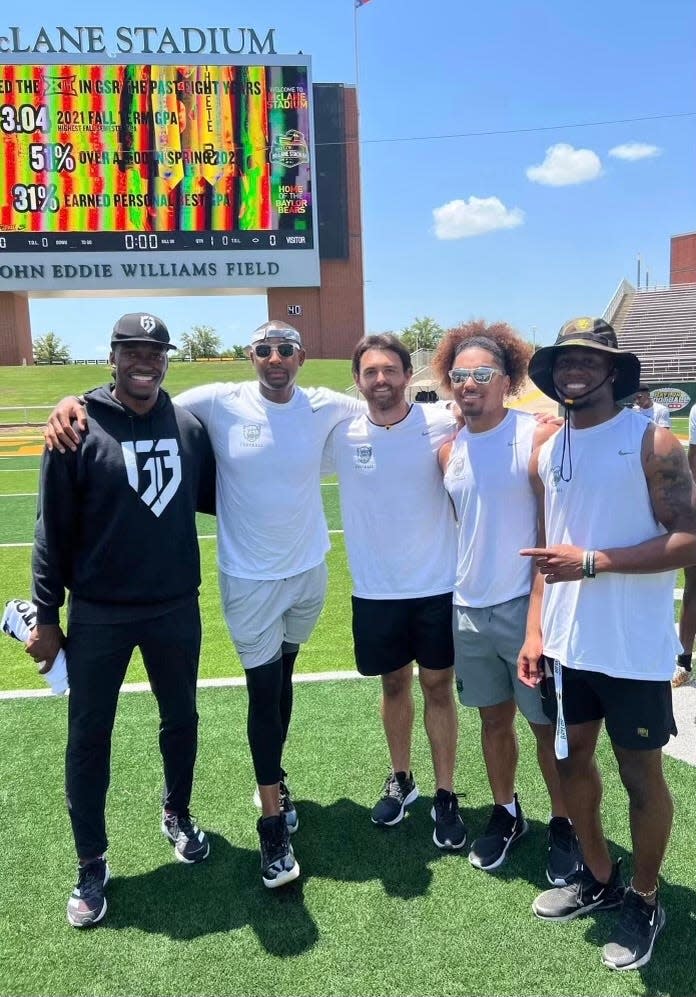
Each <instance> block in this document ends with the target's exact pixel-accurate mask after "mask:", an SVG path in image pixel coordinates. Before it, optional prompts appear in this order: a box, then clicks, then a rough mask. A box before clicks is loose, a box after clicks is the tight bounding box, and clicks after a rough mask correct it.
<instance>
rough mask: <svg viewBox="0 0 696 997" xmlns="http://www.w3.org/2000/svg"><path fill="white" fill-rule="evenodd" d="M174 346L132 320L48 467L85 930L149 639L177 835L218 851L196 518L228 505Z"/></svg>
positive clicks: (78, 908) (45, 493) (163, 331)
mask: <svg viewBox="0 0 696 997" xmlns="http://www.w3.org/2000/svg"><path fill="white" fill-rule="evenodd" d="M170 349H175V347H174V346H173V345H172V343H170V341H169V332H168V331H167V328H166V326H165V325H164V323H163V322H162V320H161V319H159V318H157V317H156V316H154V315H149V314H145V313H134V314H129V315H124V316H123V317H122V318H120V319H119V320H118V322H117V323H116V325H115V326H114V331H113V335H112V339H111V355H110V360H111V363H112V369H113V376H114V383H113V384H112V385H105V386H103V387H101V388H97V389H95V390H94V391H90V392H88V394H87V395H86V399H85V412H86V434H85V437H84V441H83V443H82V446H81V447H79V448H78V449H77V450H75V451H74V452H70V453H69V454H67V456H60V455H59V454H58V453H57V452H56V451H54V452H53V453H50V452H48V451H45V453H44V456H43V459H42V463H41V482H40V490H39V508H38V519H37V524H36V531H35V542H34V548H33V554H32V570H33V600H34V602H35V604H36V607H37V626H36V628H35V630H34V633H33V636H32V637H31V638H30V641H29V643H28V651H29V653H30V654H31V655H32V657H33V658H35V660H37V661H43V660H52V659H53V658H54V657H55V655H56V654H57V653H58V651H59V649H60V648H61V646H62V645H63V643H65V648H66V654H67V660H68V679H69V682H70V697H69V703H68V745H67V752H66V794H67V800H68V810H69V813H70V820H71V823H72V829H73V836H74V839H75V846H76V850H77V855H78V859H79V869H78V879H77V884H76V886H75V889H74V890H73V892H72V895H71V897H70V899H69V901H68V908H67V916H68V921H69V922H70V924H72V925H73V926H74V927H76V928H85V927H90V926H92V925H94V924H96V923H97V922H98V921H100V920H101V919H102V918H103V917H104V914H105V913H106V897H105V887H106V884H107V882H108V879H109V867H108V865H107V863H106V858H105V852H106V849H107V845H108V841H107V836H106V826H105V802H106V792H107V789H108V785H109V764H110V762H109V759H110V750H111V732H112V728H113V723H114V716H115V713H116V706H117V701H118V693H119V689H120V687H121V684H122V682H123V679H124V677H125V674H126V669H127V667H128V662H129V660H130V657H131V655H132V653H133V650H134V649H135V648H136V647H139V648H140V650H141V652H142V657H143V661H144V664H145V668H146V670H147V673H148V677H149V679H150V684H151V686H152V690H153V692H154V693H155V697H156V699H157V704H158V707H159V713H160V736H159V743H160V750H161V753H162V759H163V762H164V778H165V791H164V804H163V812H162V822H161V830H162V833H163V834H164V835H165V836H166V837H167V838H168V839H169V840H170V841H171V842H172V844H173V845H174V854H175V856H176V858H177V859H179V860H180V861H182V862H186V863H194V862H200V861H202V860H203V859H205V858H206V857H207V855H208V852H209V848H210V846H209V843H208V839H207V837H206V835H205V834H204V833H203V831H201V830H199V828H198V827H197V825H196V824H195V823H194V821H193V819H192V817H191V815H190V812H189V801H190V797H191V790H192V785H193V771H194V764H195V759H196V747H197V727H198V714H197V712H196V677H197V673H198V655H199V650H200V637H201V631H200V616H199V609H198V585H199V583H200V562H199V552H198V542H197V538H196V520H195V513H196V510H197V509H200V510H202V511H208V512H212V511H213V510H214V487H215V485H214V483H215V462H214V458H213V454H212V450H211V447H210V442H209V440H208V437H207V435H206V432H205V430H204V429H203V427H202V426H201V425H200V423H199V422H198V420H197V419H195V418H194V417H193V416H192V415H190V414H189V413H188V412H185V411H183V410H181V409H177V408H175V407H174V406H173V405H172V403H171V400H170V398H169V396H168V395H167V394H166V392H164V391H163V390H162V389H161V387H160V385H161V383H162V380H163V379H164V375H165V373H166V370H167V351H168V350H170ZM172 537H176V543H172ZM66 589H68V590H69V591H70V602H69V609H68V626H67V636H65V637H64V635H63V632H62V630H61V627H60V623H59V609H60V607H61V606H62V605H63V602H64V599H65V590H66Z"/></svg>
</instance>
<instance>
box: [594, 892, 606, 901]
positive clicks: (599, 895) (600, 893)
mask: <svg viewBox="0 0 696 997" xmlns="http://www.w3.org/2000/svg"><path fill="white" fill-rule="evenodd" d="M603 893H604V890H600V891H599V893H593V894H592V899H593V900H599V898H600V897H601V895H602V894H603Z"/></svg>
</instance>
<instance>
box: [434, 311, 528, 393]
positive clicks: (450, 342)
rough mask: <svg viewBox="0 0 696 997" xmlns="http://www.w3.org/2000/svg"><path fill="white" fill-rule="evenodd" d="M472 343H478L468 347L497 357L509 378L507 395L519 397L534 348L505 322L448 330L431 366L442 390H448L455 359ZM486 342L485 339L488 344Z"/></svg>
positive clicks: (478, 321)
mask: <svg viewBox="0 0 696 997" xmlns="http://www.w3.org/2000/svg"><path fill="white" fill-rule="evenodd" d="M471 340H477V342H475V343H474V342H471V344H470V345H471V346H480V347H481V348H482V349H488V350H490V352H491V353H492V354H493V355H494V356H495V357H496V360H497V362H498V363H499V364H500V365H501V367H502V368H503V370H504V371H505V373H506V374H507V375H508V377H509V378H510V394H511V395H518V394H519V393H520V390H521V389H522V387H523V385H524V383H525V381H526V379H527V368H528V366H529V361H530V358H531V356H532V353H533V352H534V351H533V347H532V346H531V344H530V343H527V342H525V340H524V339H522V338H521V336H520V335H519V333H517V332H515V330H514V329H513V328H512V327H511V326H509V325H508V324H507V322H493V324H492V325H486V323H485V322H484V320H483V319H474V320H473V321H471V322H463V323H462V324H461V325H458V326H455V328H454V329H449V330H448V331H447V332H446V333H445V335H444V336H443V337H442V339H441V340H440V343H439V345H438V347H437V350H436V351H435V356H434V357H433V361H432V365H431V366H432V369H433V374H434V375H435V377H436V378H437V380H438V381H439V382H440V385H441V387H442V388H445V389H447V390H448V391H449V390H450V380H449V372H450V371H451V370H452V367H453V366H454V360H455V357H457V356H458V354H459V353H461V352H462V350H466V349H467V346H468V345H469V343H470V341H471ZM485 340H488V344H486V342H485Z"/></svg>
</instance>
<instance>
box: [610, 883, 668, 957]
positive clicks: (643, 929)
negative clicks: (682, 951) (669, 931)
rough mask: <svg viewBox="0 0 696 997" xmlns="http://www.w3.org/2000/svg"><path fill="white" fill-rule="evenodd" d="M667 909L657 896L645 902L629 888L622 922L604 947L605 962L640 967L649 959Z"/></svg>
mask: <svg viewBox="0 0 696 997" xmlns="http://www.w3.org/2000/svg"><path fill="white" fill-rule="evenodd" d="M666 920H667V915H666V914H665V909H664V907H663V906H662V904H661V903H660V901H659V899H656V902H655V904H652V905H651V904H649V903H646V902H645V900H644V899H643V898H642V897H641V896H639V895H638V894H637V893H636V892H635V890H632V889H630V887H629V889H627V890H626V895H625V897H624V902H623V906H622V908H621V914H620V916H619V923H618V924H617V926H616V928H615V930H614V932H613V934H612V939H611V941H610V942H608V943H607V944H606V945H605V946H604V948H603V949H602V962H603V963H604V965H605V966H608V967H609V969H617V970H619V971H621V970H624V969H640V967H641V966H645V965H646V964H647V963H649V962H650V959H651V958H652V953H653V947H654V945H655V939H656V938H657V936H658V935H659V934H660V932H661V931H662V929H663V928H664V926H665V922H666Z"/></svg>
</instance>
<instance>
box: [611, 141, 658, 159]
mask: <svg viewBox="0 0 696 997" xmlns="http://www.w3.org/2000/svg"><path fill="white" fill-rule="evenodd" d="M609 155H610V156H613V157H614V158H615V159H628V160H629V161H630V162H633V161H634V160H636V159H652V158H653V156H661V155H662V149H661V148H660V147H659V145H648V144H647V142H625V143H624V144H623V145H615V146H614V148H613V149H610V150H609Z"/></svg>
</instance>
